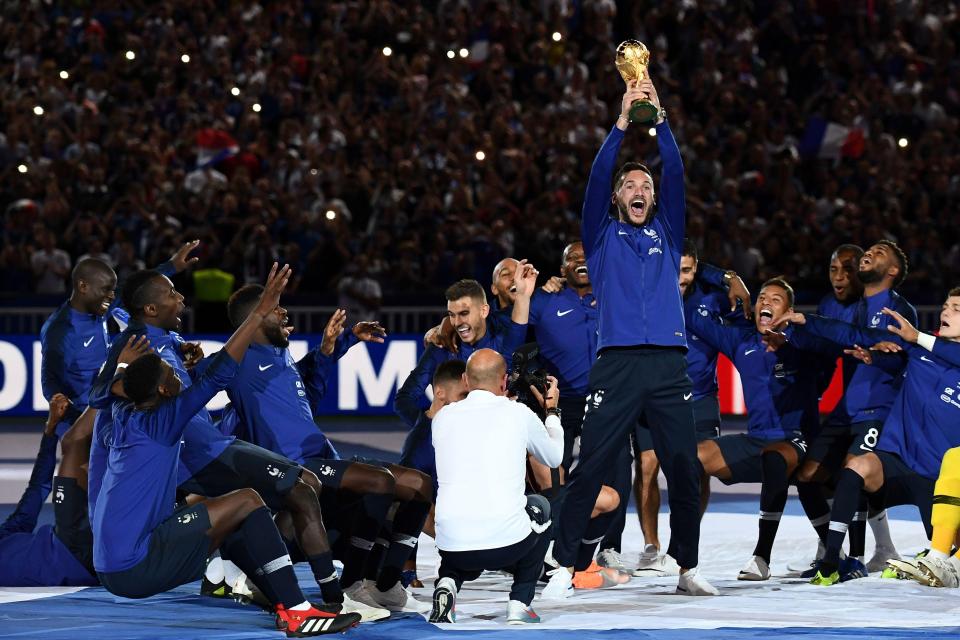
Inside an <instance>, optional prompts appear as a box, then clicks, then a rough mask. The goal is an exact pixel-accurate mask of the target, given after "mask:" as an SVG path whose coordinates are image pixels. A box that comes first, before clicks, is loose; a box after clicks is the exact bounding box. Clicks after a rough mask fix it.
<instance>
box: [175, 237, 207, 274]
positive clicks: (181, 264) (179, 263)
mask: <svg viewBox="0 0 960 640" xmlns="http://www.w3.org/2000/svg"><path fill="white" fill-rule="evenodd" d="M198 246H200V241H199V240H191V241H190V242H187V243H185V244H184V245H183V246H181V247H180V248H179V249H177V250H176V252H175V253H174V254H173V255H172V256H170V262H171V263H172V264H173V268H174V269H176V271H177V273H180V272H181V271H184V270H186V269H188V268H190V267H192V266H193V265H195V264H197V262H199V260H200V258H191V257H189V256H190V253H191V252H192V251H193V250H194V249H196V248H197V247H198Z"/></svg>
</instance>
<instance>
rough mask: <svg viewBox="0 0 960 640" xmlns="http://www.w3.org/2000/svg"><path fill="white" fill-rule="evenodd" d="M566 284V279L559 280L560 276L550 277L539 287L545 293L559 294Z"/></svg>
mask: <svg viewBox="0 0 960 640" xmlns="http://www.w3.org/2000/svg"><path fill="white" fill-rule="evenodd" d="M566 284H567V279H566V278H561V277H560V276H551V277H550V279H549V280H547V281H546V282H545V283H543V286H542V287H540V288H541V289H543V290H544V291H546V292H547V293H559V292H561V291H563V288H564V287H565V286H566Z"/></svg>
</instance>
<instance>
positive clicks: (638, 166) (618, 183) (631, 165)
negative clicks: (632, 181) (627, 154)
mask: <svg viewBox="0 0 960 640" xmlns="http://www.w3.org/2000/svg"><path fill="white" fill-rule="evenodd" d="M631 171H643V172H644V173H645V174H647V175H648V176H650V180H651V181H652V180H653V174H652V173H650V169H647V165H645V164H643V163H641V162H625V163H623V166H622V167H620V170H619V171H617V175H616V177H615V178H614V179H613V190H614V191H619V190H620V187H622V186H623V181H624V179H625V178H626V176H627V174H628V173H630V172H631Z"/></svg>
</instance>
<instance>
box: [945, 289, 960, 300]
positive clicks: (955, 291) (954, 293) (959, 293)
mask: <svg viewBox="0 0 960 640" xmlns="http://www.w3.org/2000/svg"><path fill="white" fill-rule="evenodd" d="M953 296H960V287H954V288H953V289H950V291H947V297H948V298H952V297H953Z"/></svg>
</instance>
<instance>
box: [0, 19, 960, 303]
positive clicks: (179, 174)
mask: <svg viewBox="0 0 960 640" xmlns="http://www.w3.org/2000/svg"><path fill="white" fill-rule="evenodd" d="M0 11H2V13H3V16H2V17H3V20H2V22H0V34H2V36H3V42H4V48H3V52H2V59H0V74H2V83H0V97H2V107H0V109H2V111H0V118H2V124H3V126H2V127H0V131H2V134H0V212H2V234H3V237H2V250H0V267H2V276H0V279H2V283H0V284H2V287H3V289H2V291H3V293H8V294H11V293H16V296H15V297H14V299H15V300H17V301H22V300H23V293H24V292H26V291H30V290H35V291H38V292H39V291H50V292H57V293H59V292H61V291H63V286H64V285H63V279H64V273H62V272H63V269H64V268H69V263H70V261H71V258H72V259H73V260H76V259H77V258H79V257H80V256H81V255H86V254H89V255H102V254H106V255H108V256H109V257H110V258H111V262H113V263H114V264H116V265H117V267H118V269H120V270H121V271H123V272H129V271H130V270H131V269H134V268H136V267H137V266H139V265H140V264H141V263H146V264H148V265H153V264H157V263H158V262H160V261H161V260H163V259H164V258H166V256H168V255H169V254H170V253H171V252H172V249H173V248H175V246H176V243H177V242H178V241H179V239H181V238H200V239H202V240H203V249H202V251H203V253H204V263H205V264H207V265H210V266H211V267H216V268H219V269H222V270H224V271H226V272H228V273H230V274H232V275H233V276H234V277H235V278H236V281H237V283H243V282H249V281H262V279H263V277H264V276H265V273H266V270H267V269H269V263H270V262H271V261H272V260H275V259H277V258H281V259H284V260H289V261H292V262H294V263H295V264H297V265H299V266H300V273H299V276H300V278H299V280H298V282H296V283H295V285H296V287H297V289H296V290H297V295H298V296H300V297H301V299H304V300H307V299H312V298H316V297H317V296H323V297H325V298H326V301H327V302H330V301H332V300H333V299H334V296H335V295H336V294H337V293H338V292H342V291H343V290H344V286H343V282H344V281H346V282H348V283H349V282H351V280H350V278H352V277H354V276H352V275H351V276H348V275H347V273H348V266H349V265H356V264H358V262H359V261H358V256H361V255H365V256H367V258H366V260H365V261H366V263H367V268H368V270H369V274H370V275H369V277H372V278H373V281H374V282H378V283H379V285H380V286H382V289H383V292H384V295H383V296H382V298H383V303H385V304H390V303H417V302H422V303H427V304H436V303H437V300H438V299H439V298H438V296H439V292H440V291H442V290H443V288H444V287H446V285H448V284H449V283H450V282H452V281H454V280H457V279H459V278H477V279H479V280H481V281H486V280H487V279H488V278H489V277H490V272H491V270H492V267H493V265H495V264H496V262H497V261H498V260H499V259H500V258H502V257H504V256H506V255H514V256H516V257H526V258H529V259H531V260H532V261H534V262H535V263H536V264H538V265H545V266H548V265H554V264H555V262H556V255H557V252H558V251H559V249H560V248H561V247H562V246H563V245H564V244H565V243H566V242H568V241H569V240H570V239H571V238H573V237H575V236H577V235H578V233H579V224H578V214H579V208H580V204H581V198H582V194H583V189H584V182H585V180H586V177H587V175H588V173H589V168H590V163H591V161H592V158H593V156H594V154H595V152H596V150H597V147H598V145H599V144H600V142H601V140H602V139H603V136H604V135H605V133H606V132H607V131H608V130H609V128H610V127H611V126H612V125H613V123H614V119H615V117H616V110H617V109H618V108H619V99H620V95H621V94H622V83H621V80H620V78H619V75H618V74H617V72H616V70H615V69H614V66H613V50H614V47H615V46H616V44H617V43H618V42H619V41H621V40H623V39H625V38H628V37H636V38H638V39H640V40H642V41H643V42H645V43H646V44H647V45H648V46H649V47H650V49H651V52H652V64H651V74H652V76H653V78H654V80H655V82H656V83H657V86H658V89H659V93H660V95H661V97H662V98H663V102H664V105H665V106H666V108H667V110H668V112H669V119H670V122H671V126H672V127H673V129H674V132H675V133H676V135H677V139H678V140H679V141H680V144H681V146H682V151H683V156H684V161H685V164H686V168H687V177H688V193H687V202H688V214H689V234H690V235H691V237H692V238H693V239H694V240H695V242H696V243H697V245H698V247H699V248H700V250H701V255H702V257H703V258H704V259H706V260H708V261H712V262H716V263H718V264H721V265H731V266H732V265H735V266H736V267H737V268H740V269H743V270H744V272H745V275H747V276H749V277H750V278H751V279H753V280H755V281H756V280H761V279H763V278H767V277H769V276H772V275H777V274H784V275H785V276H786V277H787V278H789V279H790V280H791V282H793V283H794V284H795V286H796V287H797V289H798V290H799V292H800V299H801V301H806V302H808V301H810V300H812V299H813V298H814V297H815V296H816V295H818V294H819V293H820V292H822V290H823V288H824V286H823V285H824V282H825V269H826V265H827V259H828V256H829V253H830V251H831V250H832V248H833V247H834V246H835V245H837V244H839V243H842V242H848V241H853V242H857V243H860V244H862V245H868V244H870V243H872V242H874V241H876V240H877V239H878V238H881V237H885V238H889V239H892V240H895V241H897V242H898V243H900V244H901V245H902V246H903V247H904V250H905V251H907V253H908V255H909V257H910V259H911V262H912V263H913V265H914V268H913V273H912V275H911V277H910V278H908V280H907V282H906V283H905V284H904V286H903V287H902V289H903V291H904V292H905V293H906V294H907V296H908V297H909V298H910V299H911V300H912V301H914V302H917V303H921V302H931V301H933V302H937V301H939V300H940V299H941V298H942V295H943V291H944V290H945V289H946V288H948V287H949V286H951V285H955V284H957V283H958V281H960V231H958V225H957V224H956V220H957V211H958V190H960V177H958V176H960V171H958V169H960V167H958V163H960V153H958V151H960V150H958V144H960V142H958V140H960V136H958V131H957V129H958V126H957V123H958V102H960V65H958V64H957V62H956V60H957V58H958V56H957V45H958V40H960V27H958V20H957V7H956V3H953V2H933V1H927V0H898V1H886V2H884V1H869V2H868V1H867V0H851V1H850V2H837V1H836V0H794V1H786V0H779V1H777V0H771V1H764V2H752V3H751V2H730V1H724V0H702V1H700V2H690V1H688V0H663V1H661V2H628V1H626V0H618V1H614V0H570V1H568V2H553V1H548V2H506V1H489V0H472V1H471V0H426V1H422V0H416V1H413V0H371V1H364V2H329V1H319V0H317V1H306V0H304V1H296V0H286V1H284V0H280V1H278V2H271V3H258V2H253V1H249V0H248V1H245V2H227V1H226V0H220V1H218V0H191V1H187V0H158V1H157V2H133V3H117V2H112V1H108V0H91V1H90V2H86V3H80V4H70V3H58V2H53V3H45V2H30V1H27V0H24V1H22V2H12V3H5V4H4V5H3V8H2V9H0ZM625 147H626V148H625V149H624V153H623V155H622V157H623V158H627V157H633V158H634V159H639V160H644V159H647V160H653V159H655V158H656V153H655V141H654V140H653V139H652V138H650V137H649V136H648V135H647V134H646V132H645V131H643V130H639V127H635V128H634V130H632V131H631V132H630V135H629V136H628V138H627V142H626V143H625ZM35 223H40V224H41V225H42V226H43V227H45V228H46V229H49V230H50V231H51V232H52V234H44V233H35V231H34V229H33V225H34V224H35ZM51 242H52V243H53V245H55V247H54V246H51ZM64 251H65V252H67V253H68V254H69V256H67V257H66V259H65V258H64V255H63V252H64ZM64 265H66V267H64ZM550 271H551V269H549V268H547V269H546V272H547V273H549V272H550ZM31 274H35V279H31ZM186 286H187V287H188V288H189V283H187V285H186ZM351 290H352V287H351ZM366 295H367V294H362V295H361V296H360V297H361V298H362V297H364V296H366ZM377 297H378V298H380V297H381V296H379V295H378V296H377ZM355 299H359V298H355ZM377 305H379V302H378V303H377ZM363 306H368V305H367V303H364V304H363ZM368 308H369V307H368ZM359 319H360V318H354V320H359Z"/></svg>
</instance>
